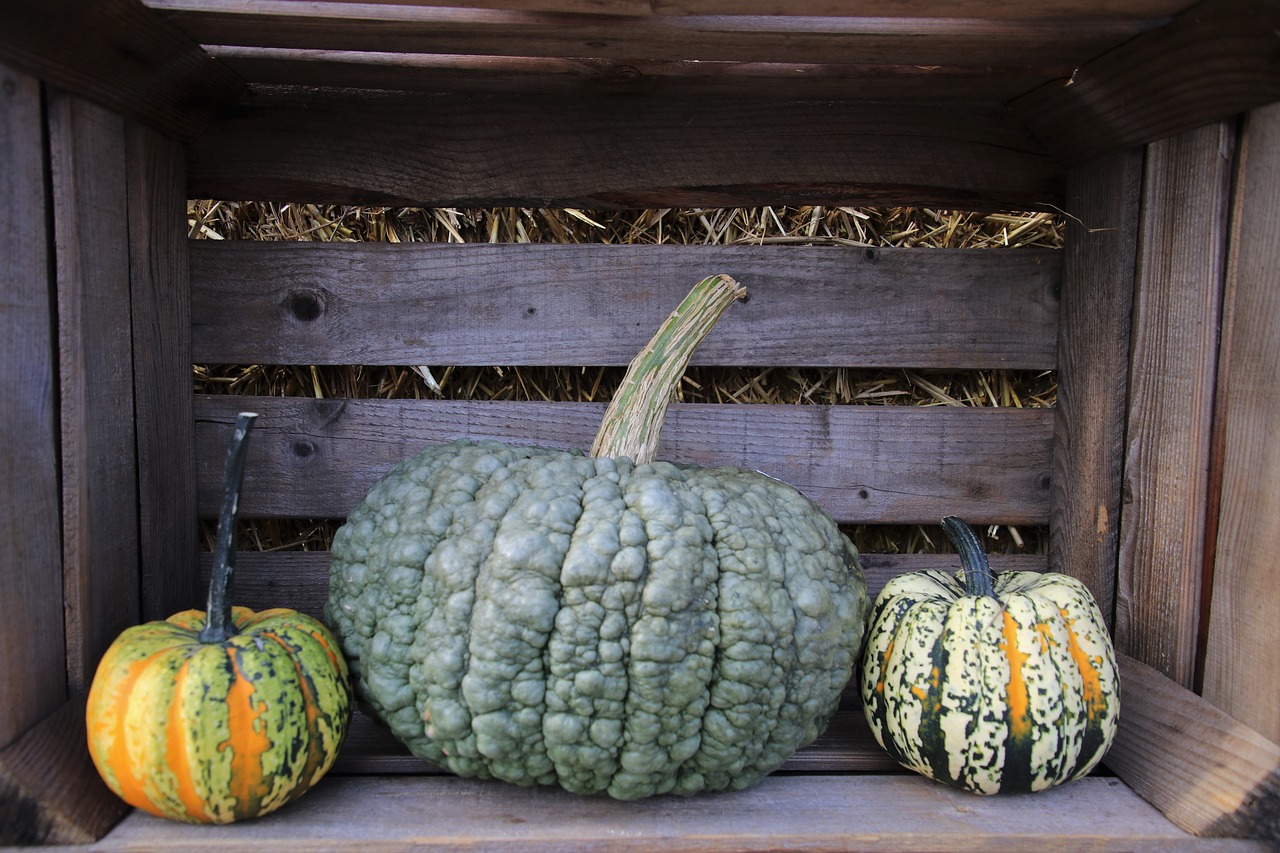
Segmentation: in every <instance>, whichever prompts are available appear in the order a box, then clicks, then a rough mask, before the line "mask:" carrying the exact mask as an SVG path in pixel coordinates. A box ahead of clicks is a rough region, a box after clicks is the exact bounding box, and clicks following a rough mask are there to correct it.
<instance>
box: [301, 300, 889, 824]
mask: <svg viewBox="0 0 1280 853" xmlns="http://www.w3.org/2000/svg"><path fill="white" fill-rule="evenodd" d="M744 293H745V291H744V290H743V289H742V288H740V287H739V286H738V285H737V283H736V282H734V281H733V280H732V279H730V278H728V277H727V276H713V277H711V278H708V279H705V280H703V281H702V282H700V283H699V284H698V285H697V286H696V287H695V288H694V290H693V291H692V292H691V293H690V295H689V296H688V297H687V298H686V300H685V301H684V302H683V303H682V304H681V306H679V307H678V308H677V309H676V310H675V311H674V312H672V314H671V316H670V317H669V318H668V319H667V321H666V322H665V323H664V324H663V325H662V327H661V328H660V329H659V331H658V333H657V334H656V335H655V336H654V338H653V340H651V341H650V343H649V345H648V346H646V347H645V349H644V350H643V351H642V352H641V353H640V355H638V356H637V357H636V359H635V361H633V362H632V364H631V367H630V369H629V371H628V373H627V376H626V377H625V378H624V380H623V383H622V385H621V387H620V389H619V391H618V392H617V394H616V395H615V398H614V400H613V402H612V403H611V405H610V408H609V410H608V411H607V412H606V414H605V417H604V425H603V426H602V428H601V432H600V434H599V435H598V436H597V439H596V443H595V447H594V448H593V452H592V454H591V455H586V454H583V453H581V452H576V451H574V452H570V451H564V450H556V449H547V448H538V447H520V446H511V445H507V444H502V443H497V442H492V441H480V442H472V441H451V442H447V443H442V444H438V445H434V446H430V447H427V448H426V449H424V450H423V451H422V452H421V453H419V454H418V455H416V456H414V457H412V458H409V459H407V460H405V461H403V462H401V463H400V464H398V465H396V466H395V467H393V468H392V469H391V470H390V471H389V472H388V473H387V474H386V475H385V476H384V477H383V478H382V479H381V480H380V481H378V482H377V483H376V484H375V485H374V486H373V488H372V489H371V490H370V492H369V494H368V496H367V498H366V499H365V500H364V501H363V502H362V503H361V504H360V506H358V507H357V508H356V509H355V510H354V511H352V513H351V514H350V515H349V517H348V518H347V520H346V523H345V524H344V525H343V526H342V527H341V528H340V529H339V530H338V532H337V534H336V535H335V538H334V543H333V562H332V567H331V573H330V579H329V584H330V585H329V600H328V604H327V608H326V611H325V612H326V615H327V619H328V621H329V622H330V624H332V625H333V626H334V630H335V633H336V634H337V635H338V636H339V639H340V640H341V642H342V647H343V650H344V652H345V654H346V656H347V659H348V661H349V662H350V664H351V667H352V672H353V677H354V681H355V685H356V689H357V693H358V696H359V698H360V700H361V701H362V703H364V705H365V706H366V707H367V708H368V710H369V713H370V714H372V715H373V716H374V717H375V718H377V719H379V720H382V721H383V722H384V723H386V725H387V726H388V727H389V728H390V730H391V731H392V732H393V733H394V734H395V736H396V737H397V738H399V739H400V740H401V741H403V742H404V743H405V744H406V745H407V746H408V747H409V749H410V750H411V751H412V752H413V753H414V754H416V755H418V756H421V757H424V758H426V759H429V760H430V761H432V762H434V763H436V764H437V765H439V766H441V767H444V768H446V769H448V770H450V771H452V772H453V773H455V774H458V775H462V776H469V777H480V778H497V779H501V780H505V781H507V782H511V783H516V784H521V785H535V784H558V785H560V786H562V787H564V788H566V789H568V790H570V791H574V792H579V793H607V794H608V795H610V796H612V797H615V798H618V799H636V798H640V797H645V796H650V795H654V794H661V793H668V792H673V793H678V794H692V793H694V792H697V791H703V790H723V789H734V788H742V787H745V786H747V785H749V784H751V783H753V782H754V781H756V780H758V779H759V778H761V777H762V776H763V775H765V774H767V773H769V772H771V771H772V770H774V769H775V768H777V767H778V766H779V765H781V764H782V762H783V761H785V760H786V758H787V757H788V756H790V755H791V754H792V753H793V752H794V751H795V750H796V749H797V748H799V747H800V746H802V745H804V744H807V743H809V742H810V741H812V740H813V739H814V738H815V737H817V735H818V734H819V733H821V731H822V730H823V728H824V727H825V725H826V723H827V721H828V719H829V718H830V716H831V714H832V713H833V712H834V710H835V708H836V706H837V703H838V702H839V699H840V694H841V691H842V690H843V688H844V687H845V685H846V684H847V683H848V681H849V678H850V676H851V673H852V667H853V664H854V662H855V661H856V656H857V649H858V647H859V644H860V641H861V636H862V632H863V626H864V619H865V611H866V606H867V596H866V586H865V581H864V580H863V576H862V571H861V569H860V567H859V566H858V563H857V559H856V557H857V555H856V551H855V550H854V547H853V545H852V543H850V542H849V540H848V539H847V538H846V537H845V536H844V535H843V534H842V533H841V532H840V531H839V529H838V528H837V527H836V525H835V523H834V522H833V521H832V520H831V518H830V517H829V516H828V515H827V514H826V513H825V512H823V511H822V510H821V509H820V508H819V507H818V506H817V505H816V504H815V503H813V502H812V501H811V500H809V499H808V498H806V497H804V496H803V495H802V494H801V493H800V492H799V491H797V490H796V489H795V488H794V487H792V486H790V485H787V484H785V483H782V482H779V481H777V480H774V479H772V478H770V477H767V476H765V475H763V474H759V473H754V472H748V471H742V470H737V469H731V468H723V467H721V468H699V467H693V466H688V465H675V464H671V463H668V462H661V461H654V459H653V454H654V452H655V450H656V444H657V440H656V439H657V434H658V430H660V428H661V424H662V418H663V415H664V414H665V410H666V404H667V401H668V400H669V399H670V398H671V396H672V393H673V388H674V383H675V382H677V381H678V380H679V378H680V376H681V374H682V373H683V370H684V367H685V365H686V364H687V362H688V360H689V356H690V354H691V353H692V350H693V347H694V346H696V344H697V341H698V340H700V339H701V337H702V336H703V335H705V334H706V332H707V330H709V328H710V326H711V325H712V324H714V322H715V321H716V318H718V317H719V316H720V314H721V313H723V311H724V310H725V308H726V307H727V306H728V305H729V304H731V303H732V302H733V301H734V300H736V299H737V298H739V297H740V296H742V295H744Z"/></svg>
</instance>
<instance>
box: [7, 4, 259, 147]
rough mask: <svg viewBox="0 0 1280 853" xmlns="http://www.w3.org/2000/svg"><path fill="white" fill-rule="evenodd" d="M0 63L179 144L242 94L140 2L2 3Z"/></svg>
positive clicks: (232, 81)
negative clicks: (118, 114)
mask: <svg viewBox="0 0 1280 853" xmlns="http://www.w3.org/2000/svg"><path fill="white" fill-rule="evenodd" d="M0 60H3V61H4V62H8V63H10V64H11V65H12V66H13V67H15V68H20V69H22V70H23V71H25V72H27V73H28V74H32V75H34V76H36V77H40V78H43V79H45V80H48V81H50V82H52V83H54V84H56V85H58V86H60V87H62V88H64V89H66V90H68V91H71V92H74V93H76V94H79V95H82V96H83V97H85V98H88V99H90V100H93V101H95V102H97V103H100V104H103V105H105V106H107V107H109V108H110V109H112V110H114V111H116V112H119V113H122V114H124V115H128V116H132V117H134V118H136V119H138V120H140V121H142V122H145V123H147V124H149V125H151V126H152V127H155V128H157V129H159V130H160V131H162V132H164V133H167V134H169V135H171V136H176V137H178V138H182V139H190V138H192V137H194V136H196V135H197V134H198V133H199V132H200V131H201V130H202V129H203V128H204V126H205V125H206V124H208V122H209V120H210V119H211V118H212V117H213V116H214V114H215V113H216V112H218V111H219V110H220V109H222V108H223V107H225V106H226V105H227V104H229V103H230V102H231V101H233V100H234V99H235V98H236V97H237V96H238V95H239V93H240V91H241V89H242V88H243V83H242V82H241V81H240V79H239V78H238V77H236V75H235V74H233V73H232V72H231V71H229V70H228V69H226V68H225V67H224V66H222V65H221V64H220V63H218V62H217V61H215V60H213V59H211V58H210V57H209V56H208V55H207V54H206V53H204V51H202V50H201V49H200V47H199V45H197V44H196V43H195V42H193V41H191V39H189V38H188V37H187V36H186V35H184V34H183V32H182V31H181V30H180V29H179V28H178V27H176V26H174V25H173V24H172V23H170V22H168V21H166V20H164V19H163V17H162V16H160V15H158V14H156V13H155V12H153V11H151V10H150V9H148V8H147V7H146V6H144V5H143V4H142V3H140V2H138V0H41V2H39V3H6V4H5V5H4V11H3V12H2V13H0Z"/></svg>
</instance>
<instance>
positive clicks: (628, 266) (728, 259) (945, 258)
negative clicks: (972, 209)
mask: <svg viewBox="0 0 1280 853" xmlns="http://www.w3.org/2000/svg"><path fill="white" fill-rule="evenodd" d="M190 258H191V277H192V284H191V286H192V308H191V313H192V316H191V323H192V326H193V332H192V335H193V344H192V347H193V350H194V352H193V358H194V360H195V361H196V362H197V363H202V364H300V365H308V364H388V365H415V364H429V365H441V364H443V365H480V366H487V365H493V364H511V365H522V366H534V365H565V364H573V365H590V366H601V365H624V366H625V365H626V364H628V363H629V362H630V361H631V358H632V357H633V356H634V355H635V353H637V352H639V351H640V349H641V348H642V347H643V346H644V345H645V343H646V342H647V341H648V337H649V335H650V333H651V330H652V329H655V328H657V326H658V324H659V323H661V321H662V320H663V319H664V318H665V317H666V315H667V313H668V312H669V310H670V306H672V305H675V304H677V303H678V302H679V300H680V299H681V298H682V296H683V294H684V293H685V292H686V291H687V289H688V288H689V287H691V286H692V285H693V283H694V282H696V281H699V280H700V279H702V278H704V277H706V276H707V275H710V274H712V273H718V272H719V273H726V274H729V275H732V276H734V277H735V278H736V279H737V280H738V281H739V282H740V283H741V284H742V285H743V286H745V287H746V288H747V290H748V292H749V293H750V296H751V298H750V301H748V302H744V303H741V304H739V305H736V306H734V308H733V310H732V311H729V312H728V313H727V314H726V316H725V317H724V318H723V319H722V320H721V321H720V322H719V323H718V324H717V325H716V328H715V332H714V333H713V334H712V335H710V336H709V337H708V339H707V340H706V341H704V342H703V343H702V344H701V345H700V346H699V347H698V349H697V351H696V352H695V353H694V357H693V362H694V363H695V364H699V365H720V366H740V365H751V364H770V365H786V366H793V367H798V366H831V367H850V366H852V367H880V366H894V367H946V368H950V369H965V368H1000V369H1034V370H1048V369H1052V368H1053V367H1054V366H1055V365H1056V362H1057V357H1056V356H1057V352H1056V346H1057V335H1056V330H1057V321H1058V303H1057V292H1058V290H1059V288H1060V284H1061V260H1060V259H1061V252H1059V251H1057V250H1053V249H1010V250H1003V251H998V252H993V251H990V250H986V249H972V250H950V251H946V252H938V251H936V250H931V249H878V248H876V249H873V248H866V249H858V248H843V247H841V248H831V247H792V246H789V247H782V248H780V247H776V246H631V245H607V246H597V245H567V246H560V245H524V244H506V245H444V244H416V243H415V244H388V243H332V244H320V243H263V242H253V241H227V242H219V241H210V240H194V241H191V244H190Z"/></svg>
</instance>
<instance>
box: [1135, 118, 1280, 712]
mask: <svg viewBox="0 0 1280 853" xmlns="http://www.w3.org/2000/svg"><path fill="white" fill-rule="evenodd" d="M1234 149H1235V134H1234V126H1229V125H1210V126H1207V127H1205V128H1202V129H1201V130H1198V131H1192V132H1190V133H1186V134H1182V135H1180V136H1177V137H1174V138H1172V139H1168V140H1164V141H1162V142H1157V143H1154V144H1153V145H1151V146H1150V147H1149V149H1148V151H1147V164H1146V176H1145V185H1144V187H1143V200H1142V220H1141V221H1142V226H1141V233H1140V236H1139V250H1138V251H1139V258H1138V273H1137V283H1136V287H1135V294H1134V306H1133V329H1132V336H1131V341H1132V356H1131V363H1130V369H1129V416H1128V429H1127V431H1126V433H1125V461H1124V472H1125V473H1124V481H1125V492H1124V510H1123V512H1124V515H1123V518H1122V519H1121V536H1120V539H1121V543H1120V564H1119V570H1120V574H1119V580H1118V582H1117V590H1116V624H1115V639H1116V643H1117V645H1118V646H1119V647H1120V648H1122V649H1124V651H1125V652H1127V653H1128V654H1130V655H1132V656H1134V657H1136V658H1137V659H1138V660H1141V661H1143V662H1144V663H1147V664H1149V665H1151V666H1154V667H1155V668H1156V669H1158V670H1160V671H1161V672H1163V673H1164V674H1165V675H1167V676H1169V677H1170V678H1172V679H1173V680H1174V681H1176V682H1178V683H1179V684H1181V685H1183V686H1184V687H1191V686H1192V684H1193V682H1194V678H1195V668H1196V645H1197V636H1198V628H1197V623H1198V621H1199V615H1200V586H1201V583H1200V581H1201V574H1202V572H1203V570H1204V546H1205V502H1206V500H1207V497H1208V476H1209V446H1210V432H1211V429H1212V424H1213V406H1214V384H1215V378H1216V377H1215V372H1216V367H1217V357H1218V318H1219V309H1220V303H1221V297H1222V275H1223V269H1224V266H1225V263H1226V237H1225V235H1226V227H1227V208H1228V206H1229V203H1230V194H1231V178H1232V168H1231V166H1232V162H1231V161H1232V159H1233V158H1234V153H1235V151H1234ZM1277 693H1280V686H1278V688H1277Z"/></svg>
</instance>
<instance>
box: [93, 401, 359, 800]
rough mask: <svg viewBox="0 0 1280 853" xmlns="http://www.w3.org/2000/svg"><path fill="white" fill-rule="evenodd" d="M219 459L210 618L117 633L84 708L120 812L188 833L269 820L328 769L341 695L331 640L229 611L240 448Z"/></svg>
mask: <svg viewBox="0 0 1280 853" xmlns="http://www.w3.org/2000/svg"><path fill="white" fill-rule="evenodd" d="M253 417H254V416H253V415H247V414H246V415H241V417H240V420H239V422H238V424H237V429H236V434H235V437H234V438H233V440H232V447H231V452H230V453H229V454H228V462H227V485H226V494H225V495H224V498H223V507H222V517H221V519H220V523H219V529H218V547H217V550H215V552H214V570H213V578H212V580H211V581H210V590H209V607H208V614H207V616H206V613H205V612H203V611H199V610H187V611H183V612H182V613H177V614H174V615H173V616H170V617H169V618H168V619H166V620H164V621H157V622H148V623H146V624H144V625H136V626H134V627H132V628H129V629H127V630H125V631H124V632H122V633H121V634H120V636H119V637H117V638H116V640H115V642H114V643H112V645H111V647H110V648H109V649H108V650H107V652H106V654H105V655H103V658H102V660H101V662H100V663H99V665H98V669H97V673H96V674H95V676H94V680H93V685H92V687H91V688H90V691H89V698H88V705H87V708H86V723H87V730H88V740H89V752H90V755H91V756H92V758H93V762H94V764H95V765H96V766H97V768H98V772H99V774H100V775H101V776H102V778H103V780H104V781H105V782H106V783H107V786H108V787H110V788H111V790H113V791H115V793H116V794H117V795H119V796H120V797H121V798H122V799H123V800H125V801H126V802H127V803H129V804H130V805H132V806H134V807H136V808H139V809H143V810H144V811H148V812H150V813H152V814H155V815H158V816H161V817H169V818H173V819H175V820H181V821H186V822H188V823H231V822H232V821H237V820H242V819H245V818H250V817H256V816H258V815H263V814H266V813H268V812H271V811H274V810H275V809H277V808H279V807H280V806H282V805H284V804H285V803H287V802H289V801H290V800H293V799H295V798H297V797H298V796H300V795H301V794H302V793H304V792H305V791H307V790H308V789H309V788H311V786H312V785H314V784H315V783H316V782H317V781H319V779H320V778H321V777H322V776H323V775H324V774H325V773H326V772H327V771H328V770H329V768H330V767H331V766H332V764H333V761H334V758H335V757H336V756H337V753H338V748H339V746H340V745H341V744H342V741H343V738H344V737H345V735H346V731H347V726H348V723H349V720H350V713H351V699H352V693H351V685H350V678H349V675H348V671H347V665H346V662H345V660H344V658H343V657H342V654H341V652H340V651H339V647H338V644H337V641H336V640H335V639H334V638H333V635H332V634H331V633H330V632H329V630H328V629H327V628H326V627H325V626H324V625H323V624H321V623H320V622H319V621H317V620H316V619H314V618H312V617H310V616H307V615H306V614H304V613H299V612H297V611H294V610H287V609H283V608H277V609H271V610H263V611H261V612H258V613H255V612H253V611H252V610H249V609H248V608H245V607H234V608H233V607H231V605H230V599H229V598H228V595H227V593H228V589H227V587H228V583H229V580H230V577H231V573H232V565H231V560H230V555H231V545H232V532H233V530H234V520H235V505H236V495H237V493H238V490H239V483H240V478H241V475H242V473H243V469H244V458H243V450H244V438H245V434H246V433H247V432H248V429H249V426H250V425H251V424H252V419H253Z"/></svg>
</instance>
